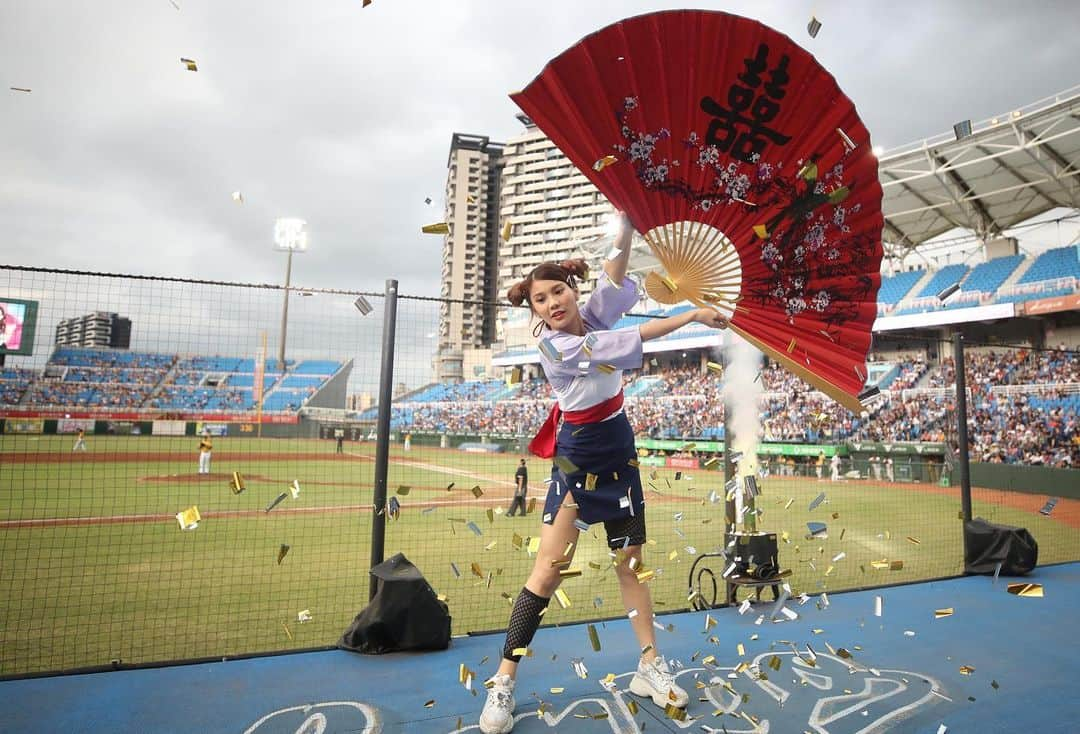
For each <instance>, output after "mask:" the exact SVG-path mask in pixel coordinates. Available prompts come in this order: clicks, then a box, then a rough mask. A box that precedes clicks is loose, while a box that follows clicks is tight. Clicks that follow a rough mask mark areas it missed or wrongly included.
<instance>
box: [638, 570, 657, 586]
mask: <svg viewBox="0 0 1080 734" xmlns="http://www.w3.org/2000/svg"><path fill="white" fill-rule="evenodd" d="M655 575H656V572H655V571H652V570H649V571H639V572H638V573H637V580H638V583H639V584H644V583H646V582H648V581H651V580H652V578H653V576H655Z"/></svg>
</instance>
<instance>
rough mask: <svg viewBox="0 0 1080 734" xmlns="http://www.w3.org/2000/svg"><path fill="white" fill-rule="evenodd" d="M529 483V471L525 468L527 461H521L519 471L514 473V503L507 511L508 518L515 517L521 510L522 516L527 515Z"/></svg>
mask: <svg viewBox="0 0 1080 734" xmlns="http://www.w3.org/2000/svg"><path fill="white" fill-rule="evenodd" d="M528 483H529V470H528V469H526V468H525V459H522V460H521V463H520V464H519V465H518V468H517V471H516V472H514V501H513V502H511V503H510V509H509V510H508V511H507V513H506V516H507V517H513V516H514V515H515V514H516V511H517V510H519V509H520V510H521V515H522V516H523V517H524V515H525V492H526V491H527V489H528V486H527V485H528Z"/></svg>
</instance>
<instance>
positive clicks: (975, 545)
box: [964, 517, 1039, 576]
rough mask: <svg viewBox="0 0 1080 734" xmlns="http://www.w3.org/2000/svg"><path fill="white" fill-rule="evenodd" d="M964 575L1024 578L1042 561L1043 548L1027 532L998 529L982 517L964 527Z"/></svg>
mask: <svg viewBox="0 0 1080 734" xmlns="http://www.w3.org/2000/svg"><path fill="white" fill-rule="evenodd" d="M964 546H965V548H966V551H965V558H964V573H978V574H990V573H994V571H995V570H996V569H997V565H998V564H999V563H1000V564H1001V574H1002V575H1004V576H1022V575H1023V574H1026V573H1028V572H1030V571H1031V570H1032V569H1033V568H1035V565H1036V564H1037V563H1038V561H1039V544H1038V543H1036V542H1035V538H1033V537H1032V535H1031V533H1029V532H1028V531H1027V529H1026V528H1013V527H1009V526H1008V525H995V524H993V523H990V522H987V521H986V520H983V519H982V518H981V517H979V518H976V519H974V520H972V521H970V522H965V523H964Z"/></svg>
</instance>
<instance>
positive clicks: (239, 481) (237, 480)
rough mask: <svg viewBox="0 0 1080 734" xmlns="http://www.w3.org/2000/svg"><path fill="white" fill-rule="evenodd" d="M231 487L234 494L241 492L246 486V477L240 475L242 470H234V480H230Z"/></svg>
mask: <svg viewBox="0 0 1080 734" xmlns="http://www.w3.org/2000/svg"><path fill="white" fill-rule="evenodd" d="M229 489H231V490H232V493H233V494H240V493H241V492H243V491H244V490H245V489H246V487H245V486H244V478H243V477H242V476H240V472H238V471H234V472H233V473H232V480H231V481H230V482H229Z"/></svg>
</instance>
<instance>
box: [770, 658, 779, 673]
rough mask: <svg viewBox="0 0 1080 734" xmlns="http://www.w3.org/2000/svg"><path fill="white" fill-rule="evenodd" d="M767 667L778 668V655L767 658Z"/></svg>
mask: <svg viewBox="0 0 1080 734" xmlns="http://www.w3.org/2000/svg"><path fill="white" fill-rule="evenodd" d="M769 667H770V668H772V669H773V670H780V657H779V656H778V655H773V656H772V657H771V658H769Z"/></svg>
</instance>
